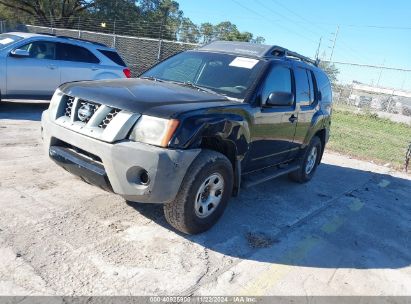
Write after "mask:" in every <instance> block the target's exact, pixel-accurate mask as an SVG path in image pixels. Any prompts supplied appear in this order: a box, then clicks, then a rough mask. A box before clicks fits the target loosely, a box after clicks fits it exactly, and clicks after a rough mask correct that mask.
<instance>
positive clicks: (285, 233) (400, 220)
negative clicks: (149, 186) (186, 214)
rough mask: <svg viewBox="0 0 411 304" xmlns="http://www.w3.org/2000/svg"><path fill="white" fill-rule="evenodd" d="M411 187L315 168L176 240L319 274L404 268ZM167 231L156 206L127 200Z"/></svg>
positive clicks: (240, 201)
mask: <svg viewBox="0 0 411 304" xmlns="http://www.w3.org/2000/svg"><path fill="white" fill-rule="evenodd" d="M410 197H411V181H410V180H407V179H401V178H396V177H392V176H390V175H385V174H378V173H373V172H369V171H363V170H359V169H353V168H346V167H340V166H335V165H330V164H322V165H321V166H320V167H319V169H318V172H317V174H316V177H315V178H314V179H313V180H312V181H311V182H310V183H307V184H303V185H300V184H295V183H292V182H290V181H289V180H288V179H287V178H286V177H282V178H279V179H277V180H273V181H271V182H267V183H265V184H261V185H258V186H256V187H254V188H252V189H251V190H248V191H244V190H243V191H242V193H241V194H240V196H239V197H237V198H233V199H231V201H230V204H229V206H228V208H227V210H226V212H225V214H224V215H223V217H222V218H221V219H220V221H219V222H218V223H217V224H216V225H215V226H214V227H213V228H212V229H211V230H209V231H207V232H205V233H203V234H200V235H192V236H190V235H185V234H182V233H179V232H177V231H176V233H177V234H179V235H180V236H182V237H184V238H186V239H187V240H189V241H191V242H194V243H197V244H199V245H201V246H203V247H204V248H207V249H208V250H210V251H213V252H216V253H220V254H223V255H225V256H230V257H234V258H241V259H249V260H255V261H260V262H267V263H280V264H287V265H298V266H306V267H319V268H357V269H369V268H393V269H395V268H401V267H405V266H409V265H411V233H410V232H411V200H410V199H409V198H410ZM128 204H129V205H130V206H132V207H133V208H134V209H135V210H137V211H138V212H139V213H140V214H142V215H144V216H145V217H147V218H149V219H151V220H152V221H154V222H155V223H157V224H158V225H161V226H163V227H165V228H167V229H171V230H173V228H171V226H170V225H169V224H168V223H167V222H166V220H165V218H164V216H163V211H162V206H161V205H145V204H139V203H132V202H128Z"/></svg>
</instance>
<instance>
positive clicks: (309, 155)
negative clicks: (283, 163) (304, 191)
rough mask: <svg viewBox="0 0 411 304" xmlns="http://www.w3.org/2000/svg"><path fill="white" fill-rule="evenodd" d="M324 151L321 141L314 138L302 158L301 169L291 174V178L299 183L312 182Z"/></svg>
mask: <svg viewBox="0 0 411 304" xmlns="http://www.w3.org/2000/svg"><path fill="white" fill-rule="evenodd" d="M322 149H323V147H322V143H321V140H320V139H319V138H318V137H317V136H314V137H313V138H312V139H311V142H310V144H309V145H308V147H307V148H306V150H305V152H304V155H303V156H302V158H301V163H300V168H299V169H298V170H297V171H295V172H292V173H290V174H289V177H290V178H291V179H292V180H293V181H296V182H299V183H306V182H308V181H310V180H311V179H312V177H313V176H314V173H315V171H316V170H317V167H318V165H319V163H320V160H321V154H322Z"/></svg>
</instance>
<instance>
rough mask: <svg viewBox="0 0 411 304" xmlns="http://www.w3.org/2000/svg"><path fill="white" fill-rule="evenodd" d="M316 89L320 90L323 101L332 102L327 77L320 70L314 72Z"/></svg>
mask: <svg viewBox="0 0 411 304" xmlns="http://www.w3.org/2000/svg"><path fill="white" fill-rule="evenodd" d="M315 78H316V80H317V87H318V90H319V91H320V92H321V101H322V102H325V103H331V102H332V89H331V84H330V81H329V80H328V77H327V76H326V75H325V74H324V73H322V72H316V73H315Z"/></svg>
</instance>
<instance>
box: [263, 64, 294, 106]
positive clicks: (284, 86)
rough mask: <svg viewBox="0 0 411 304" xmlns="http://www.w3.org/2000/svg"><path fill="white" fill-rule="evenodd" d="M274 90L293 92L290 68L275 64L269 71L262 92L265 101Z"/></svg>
mask: <svg viewBox="0 0 411 304" xmlns="http://www.w3.org/2000/svg"><path fill="white" fill-rule="evenodd" d="M273 92H287V93H292V85H291V70H290V69H289V68H287V67H283V66H275V67H273V68H272V70H271V71H270V72H269V73H268V75H267V78H266V79H265V83H264V87H263V91H262V94H261V98H262V99H261V100H262V102H265V101H266V100H267V99H268V96H269V95H270V94H271V93H273Z"/></svg>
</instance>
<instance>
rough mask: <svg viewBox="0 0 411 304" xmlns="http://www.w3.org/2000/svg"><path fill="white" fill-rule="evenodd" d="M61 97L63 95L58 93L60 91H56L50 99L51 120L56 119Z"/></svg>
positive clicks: (60, 92)
mask: <svg viewBox="0 0 411 304" xmlns="http://www.w3.org/2000/svg"><path fill="white" fill-rule="evenodd" d="M63 95H64V93H63V92H62V91H60V89H57V90H56V92H54V95H53V97H52V98H51V101H50V106H49V115H50V118H51V119H52V120H54V119H56V117H57V109H58V106H59V104H60V101H61V98H62V96H63Z"/></svg>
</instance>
